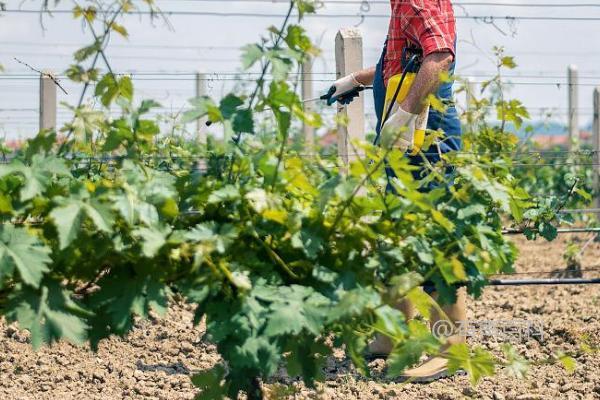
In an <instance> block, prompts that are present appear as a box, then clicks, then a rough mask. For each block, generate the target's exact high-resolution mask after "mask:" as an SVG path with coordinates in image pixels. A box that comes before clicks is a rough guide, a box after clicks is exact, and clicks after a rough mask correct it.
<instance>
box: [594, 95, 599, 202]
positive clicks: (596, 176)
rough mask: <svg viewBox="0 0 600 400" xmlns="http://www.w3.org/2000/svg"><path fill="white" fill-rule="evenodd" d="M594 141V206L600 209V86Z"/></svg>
mask: <svg viewBox="0 0 600 400" xmlns="http://www.w3.org/2000/svg"><path fill="white" fill-rule="evenodd" d="M592 141H593V148H594V162H593V164H594V167H593V168H594V196H595V197H594V198H595V201H594V206H595V207H596V208H600V86H598V87H596V88H595V89H594V123H593V128H592Z"/></svg>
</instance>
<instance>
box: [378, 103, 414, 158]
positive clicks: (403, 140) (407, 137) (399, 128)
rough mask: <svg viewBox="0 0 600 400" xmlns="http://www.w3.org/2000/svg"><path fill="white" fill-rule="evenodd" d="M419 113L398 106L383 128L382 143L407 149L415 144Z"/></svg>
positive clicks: (403, 149)
mask: <svg viewBox="0 0 600 400" xmlns="http://www.w3.org/2000/svg"><path fill="white" fill-rule="evenodd" d="M417 117H418V115H417V114H412V113H409V112H408V111H404V110H403V109H402V107H399V106H398V107H397V109H396V111H394V112H393V113H392V115H391V116H390V117H389V118H388V120H387V121H386V122H385V124H384V125H383V127H382V129H381V145H382V146H383V147H384V148H389V147H391V146H393V147H394V148H397V149H400V150H401V151H406V150H408V149H409V148H410V147H412V145H413V140H414V139H413V138H414V134H415V127H416V120H417Z"/></svg>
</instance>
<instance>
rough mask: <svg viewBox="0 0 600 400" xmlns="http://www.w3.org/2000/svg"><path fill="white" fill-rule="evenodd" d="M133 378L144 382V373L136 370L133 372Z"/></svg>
mask: <svg viewBox="0 0 600 400" xmlns="http://www.w3.org/2000/svg"><path fill="white" fill-rule="evenodd" d="M133 377H134V378H135V379H136V380H138V381H143V380H144V377H145V376H144V373H143V372H142V371H140V370H139V369H136V370H135V371H134V372H133Z"/></svg>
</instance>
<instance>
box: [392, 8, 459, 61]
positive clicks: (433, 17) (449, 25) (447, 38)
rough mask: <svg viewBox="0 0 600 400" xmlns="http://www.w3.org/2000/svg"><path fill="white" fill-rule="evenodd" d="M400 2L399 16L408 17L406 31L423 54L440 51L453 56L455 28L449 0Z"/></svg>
mask: <svg viewBox="0 0 600 400" xmlns="http://www.w3.org/2000/svg"><path fill="white" fill-rule="evenodd" d="M402 4H403V6H402V9H403V12H402V13H401V16H400V18H402V17H403V16H405V17H406V18H407V19H408V24H407V31H408V32H407V33H409V34H410V36H412V38H413V40H414V41H416V42H417V43H418V44H419V46H420V47H421V48H422V49H423V56H428V55H429V54H431V53H437V52H442V51H447V52H450V53H451V54H452V56H454V42H455V40H456V29H455V19H454V12H453V10H452V5H451V4H450V0H410V1H408V2H406V0H404V2H403V3H402Z"/></svg>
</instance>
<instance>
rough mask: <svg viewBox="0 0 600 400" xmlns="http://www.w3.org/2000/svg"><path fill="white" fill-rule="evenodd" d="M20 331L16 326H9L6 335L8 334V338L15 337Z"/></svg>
mask: <svg viewBox="0 0 600 400" xmlns="http://www.w3.org/2000/svg"><path fill="white" fill-rule="evenodd" d="M18 331H19V330H18V329H17V328H15V327H14V326H8V327H6V330H5V331H4V333H5V334H6V336H7V337H13V336H14V335H15V333H17V332H18Z"/></svg>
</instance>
